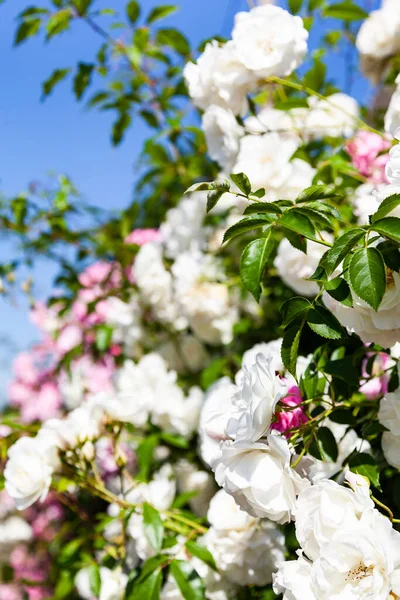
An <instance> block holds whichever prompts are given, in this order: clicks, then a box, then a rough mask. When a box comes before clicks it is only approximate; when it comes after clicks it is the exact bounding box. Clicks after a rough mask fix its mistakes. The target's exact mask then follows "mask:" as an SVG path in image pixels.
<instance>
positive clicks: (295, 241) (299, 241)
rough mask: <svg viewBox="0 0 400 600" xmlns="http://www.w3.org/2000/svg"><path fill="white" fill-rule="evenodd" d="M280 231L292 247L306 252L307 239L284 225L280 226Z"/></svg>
mask: <svg viewBox="0 0 400 600" xmlns="http://www.w3.org/2000/svg"><path fill="white" fill-rule="evenodd" d="M282 231H283V233H284V235H285V237H286V238H287V240H288V241H289V243H290V244H291V245H292V246H293V248H297V250H300V251H301V252H304V254H307V240H306V239H305V238H304V237H303V236H301V235H300V234H299V233H295V232H294V231H290V229H286V228H285V227H282Z"/></svg>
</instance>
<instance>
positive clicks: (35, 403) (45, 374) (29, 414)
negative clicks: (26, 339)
mask: <svg viewBox="0 0 400 600" xmlns="http://www.w3.org/2000/svg"><path fill="white" fill-rule="evenodd" d="M50 361H51V358H49V355H48V352H47V348H46V347H45V346H43V345H37V346H35V347H34V348H33V349H32V350H31V352H21V353H20V354H19V355H18V356H17V358H16V359H15V361H14V375H15V378H14V380H13V381H12V382H11V383H10V386H9V399H10V402H11V404H12V405H13V406H17V407H19V409H20V414H21V420H22V422H23V423H31V422H32V421H36V420H40V421H43V420H45V419H49V418H51V417H55V416H57V415H58V414H59V409H60V407H61V396H60V392H59V389H58V385H57V381H56V379H55V376H54V366H53V365H50V366H49V365H48V364H47V363H48V362H50Z"/></svg>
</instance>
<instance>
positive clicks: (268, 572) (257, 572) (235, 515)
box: [201, 490, 285, 586]
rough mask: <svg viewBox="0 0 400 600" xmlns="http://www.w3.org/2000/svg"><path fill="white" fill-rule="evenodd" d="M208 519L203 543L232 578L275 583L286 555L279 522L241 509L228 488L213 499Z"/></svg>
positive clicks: (237, 581) (245, 582) (246, 582)
mask: <svg viewBox="0 0 400 600" xmlns="http://www.w3.org/2000/svg"><path fill="white" fill-rule="evenodd" d="M207 520H208V522H209V523H210V528H209V530H208V532H207V533H206V534H205V535H204V536H203V538H202V540H201V543H202V544H203V545H205V546H206V547H207V548H208V550H210V552H211V554H212V555H213V557H214V559H215V562H216V564H217V567H218V569H219V571H220V572H221V574H222V575H223V576H224V577H226V579H227V580H228V581H230V582H231V583H234V584H237V585H242V586H243V585H258V586H263V585H266V584H268V583H271V582H272V573H273V572H274V571H275V570H276V567H277V564H278V562H281V561H282V560H284V556H285V537H284V535H283V534H282V532H281V531H280V530H279V528H278V527H277V526H276V525H275V523H272V522H271V521H268V520H266V519H257V518H255V517H251V516H250V515H249V514H248V513H246V512H244V511H243V510H240V508H239V507H238V506H237V504H236V503H235V501H234V500H233V498H232V497H231V496H229V495H228V494H227V493H226V492H225V491H224V490H219V492H217V494H216V495H215V496H214V498H213V499H212V500H211V502H210V508H209V510H208V514H207Z"/></svg>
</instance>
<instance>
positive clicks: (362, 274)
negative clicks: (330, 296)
mask: <svg viewBox="0 0 400 600" xmlns="http://www.w3.org/2000/svg"><path fill="white" fill-rule="evenodd" d="M349 273H350V285H351V287H352V288H353V290H354V292H355V293H356V294H357V296H359V297H360V298H361V299H362V300H364V302H366V303H367V304H369V305H370V306H372V308H374V309H375V310H378V308H379V305H380V303H381V302H382V298H383V296H384V293H385V290H386V272H385V263H384V261H383V258H382V254H381V253H380V252H379V250H377V249H376V248H361V249H360V250H357V252H355V254H354V255H353V257H352V259H351V261H350V270H349Z"/></svg>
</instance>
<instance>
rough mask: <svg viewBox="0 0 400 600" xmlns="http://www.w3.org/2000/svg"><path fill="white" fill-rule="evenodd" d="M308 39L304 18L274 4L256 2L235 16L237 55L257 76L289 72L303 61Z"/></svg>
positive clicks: (234, 37)
mask: <svg viewBox="0 0 400 600" xmlns="http://www.w3.org/2000/svg"><path fill="white" fill-rule="evenodd" d="M307 39H308V32H307V30H306V29H305V28H304V26H303V20H302V19H301V18H300V17H294V16H293V15H291V14H290V13H288V12H287V11H286V10H283V9H282V8H278V7H276V6H270V5H266V6H258V7H255V8H253V9H252V10H250V11H249V12H240V13H238V14H237V15H236V16H235V26H234V28H233V31H232V40H233V42H234V44H235V48H236V51H237V55H238V57H239V59H240V60H241V61H242V62H243V64H244V65H245V66H246V67H247V68H248V69H250V70H251V71H254V72H255V73H256V75H257V76H258V77H270V76H271V75H276V76H278V77H285V76H286V75H290V74H291V73H292V72H293V71H294V70H295V69H297V67H298V66H299V65H301V63H302V62H303V59H304V56H305V55H306V53H307Z"/></svg>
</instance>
